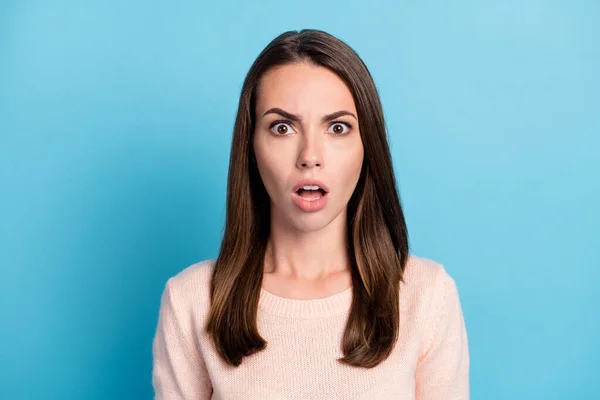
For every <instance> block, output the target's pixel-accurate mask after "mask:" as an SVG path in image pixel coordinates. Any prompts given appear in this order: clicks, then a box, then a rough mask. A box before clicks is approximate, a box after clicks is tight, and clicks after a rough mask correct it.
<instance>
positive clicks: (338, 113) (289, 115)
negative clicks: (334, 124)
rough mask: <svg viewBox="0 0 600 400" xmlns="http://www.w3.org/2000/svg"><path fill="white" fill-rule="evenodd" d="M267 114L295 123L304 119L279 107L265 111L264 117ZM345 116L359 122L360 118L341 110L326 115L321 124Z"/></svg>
mask: <svg viewBox="0 0 600 400" xmlns="http://www.w3.org/2000/svg"><path fill="white" fill-rule="evenodd" d="M267 114H279V115H281V116H282V117H284V118H287V119H289V120H290V121H295V122H302V118H300V116H298V115H296V114H292V113H289V112H287V111H285V110H282V109H281V108H279V107H274V108H270V109H268V110H267V111H265V113H264V114H263V117H264V116H265V115H267ZM344 115H349V116H351V117H353V118H354V119H356V120H358V118H356V115H354V114H353V113H351V112H350V111H346V110H340V111H336V112H334V113H331V114H328V115H325V116H324V117H323V118H322V119H321V122H328V121H332V120H334V119H336V118H339V117H341V116H344Z"/></svg>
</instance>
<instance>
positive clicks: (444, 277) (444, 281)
mask: <svg viewBox="0 0 600 400" xmlns="http://www.w3.org/2000/svg"><path fill="white" fill-rule="evenodd" d="M402 289H403V290H404V295H403V296H404V297H405V298H406V297H410V298H412V299H414V300H415V301H417V302H419V303H423V302H424V303H430V302H431V301H433V300H434V298H435V297H439V296H445V295H446V294H447V293H449V292H452V291H456V284H455V281H454V279H453V278H452V276H451V275H450V274H449V273H448V271H447V270H446V268H445V266H444V265H443V264H442V263H440V262H438V261H435V260H432V259H429V258H425V257H420V256H416V255H410V256H409V258H408V261H407V263H406V268H405V270H404V282H403V283H401V291H402Z"/></svg>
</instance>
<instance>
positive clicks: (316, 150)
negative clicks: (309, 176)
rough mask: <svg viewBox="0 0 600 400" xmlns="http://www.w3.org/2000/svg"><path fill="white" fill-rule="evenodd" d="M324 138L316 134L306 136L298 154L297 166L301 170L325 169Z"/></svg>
mask: <svg viewBox="0 0 600 400" xmlns="http://www.w3.org/2000/svg"><path fill="white" fill-rule="evenodd" d="M322 141H323V138H322V137H321V136H320V135H317V134H314V135H310V134H308V132H307V134H306V135H304V137H303V139H302V141H301V144H300V151H299V154H298V161H297V166H298V168H300V169H306V168H313V167H318V168H322V167H323V144H322Z"/></svg>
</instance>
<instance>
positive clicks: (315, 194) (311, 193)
mask: <svg viewBox="0 0 600 400" xmlns="http://www.w3.org/2000/svg"><path fill="white" fill-rule="evenodd" d="M298 194H299V195H300V197H304V198H305V199H318V198H319V197H321V196H322V195H323V193H321V191H320V190H304V189H300V190H299V191H298Z"/></svg>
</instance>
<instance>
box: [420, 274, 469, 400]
mask: <svg viewBox="0 0 600 400" xmlns="http://www.w3.org/2000/svg"><path fill="white" fill-rule="evenodd" d="M415 389H416V400H468V399H469V350H468V342H467V331H466V327H465V321H464V317H463V312H462V308H461V304H460V299H459V296H458V290H457V287H456V283H455V281H454V279H452V277H451V276H450V275H448V273H447V272H446V270H445V269H444V268H443V267H442V268H441V269H440V270H439V272H438V274H437V277H436V284H435V285H434V291H433V297H432V301H431V307H430V311H429V317H428V319H427V326H426V327H425V335H424V338H423V342H422V345H421V348H420V352H419V360H418V363H417V367H416V371H415Z"/></svg>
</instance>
